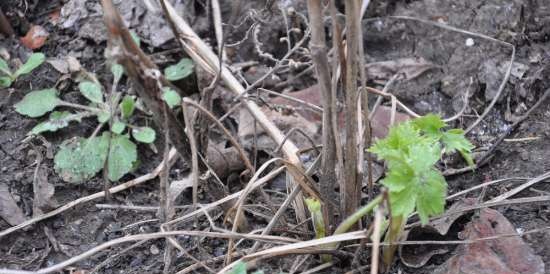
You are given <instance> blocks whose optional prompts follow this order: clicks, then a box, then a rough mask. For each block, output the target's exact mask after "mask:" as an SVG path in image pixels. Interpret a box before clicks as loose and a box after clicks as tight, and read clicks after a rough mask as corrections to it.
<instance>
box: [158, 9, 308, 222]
mask: <svg viewBox="0 0 550 274" xmlns="http://www.w3.org/2000/svg"><path fill="white" fill-rule="evenodd" d="M166 6H167V11H168V13H169V16H170V17H171V18H172V20H173V21H174V22H175V23H176V25H177V27H178V29H179V30H180V31H181V33H182V36H183V37H181V38H180V39H179V40H180V42H182V43H183V44H184V46H185V48H186V51H187V53H188V54H189V55H190V56H192V57H193V59H194V60H195V61H196V62H197V64H199V65H201V66H204V67H205V68H206V69H210V70H214V71H215V70H216V61H218V58H216V55H215V54H214V53H213V52H212V50H211V49H210V48H209V47H208V46H207V45H206V44H205V43H204V42H203V41H202V40H201V39H200V38H199V37H198V36H197V34H196V33H195V32H194V31H193V30H192V29H191V27H190V26H189V25H188V24H187V22H185V20H183V19H182V18H181V17H180V16H179V15H178V14H177V13H176V11H175V10H174V8H173V7H172V6H171V5H170V3H166ZM302 40H304V39H302ZM298 44H300V42H299V43H298ZM298 44H297V46H298ZM221 77H222V80H224V82H225V84H226V86H228V87H229V89H230V90H231V91H233V92H234V93H235V95H236V96H237V97H238V96H243V95H245V94H246V92H245V91H246V90H245V89H244V87H243V86H242V85H241V84H240V83H239V81H238V80H237V79H236V78H235V76H233V74H231V72H230V71H229V69H227V67H226V66H222V67H221ZM243 104H244V106H245V107H246V108H247V110H248V111H249V112H250V114H251V115H252V116H253V117H254V119H256V121H257V122H258V123H259V125H260V126H261V127H262V128H263V129H264V130H265V131H266V132H267V133H268V135H269V136H270V137H271V138H272V139H273V140H274V141H275V143H280V142H281V141H282V140H283V139H284V134H283V133H282V132H281V131H280V130H279V129H278V128H277V127H276V126H275V125H274V124H273V122H271V120H269V118H267V116H266V115H265V113H263V112H262V111H261V109H260V108H259V107H258V105H256V103H254V102H252V101H250V100H245V101H244V102H243ZM283 151H284V154H285V157H286V158H287V159H288V160H289V161H290V162H291V163H293V164H295V165H300V159H299V158H298V156H297V155H296V153H297V152H298V148H297V147H296V145H294V144H293V143H291V142H286V143H285V144H284V145H283ZM295 179H298V180H299V178H295ZM294 183H296V182H293V185H294ZM296 200H297V201H296V202H295V203H294V206H295V209H296V215H297V217H298V219H299V220H303V219H306V217H305V216H306V214H305V207H304V204H303V197H301V195H298V197H297V199H296Z"/></svg>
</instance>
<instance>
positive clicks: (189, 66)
mask: <svg viewBox="0 0 550 274" xmlns="http://www.w3.org/2000/svg"><path fill="white" fill-rule="evenodd" d="M192 72H193V61H191V59H189V58H183V59H181V60H180V61H179V62H178V63H177V64H175V65H171V66H168V67H167V68H166V69H164V76H165V77H166V79H168V80H170V81H177V80H180V79H183V78H185V77H187V76H189V75H190V74H191V73H192Z"/></svg>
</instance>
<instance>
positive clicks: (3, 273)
mask: <svg viewBox="0 0 550 274" xmlns="http://www.w3.org/2000/svg"><path fill="white" fill-rule="evenodd" d="M181 235H185V236H192V237H209V238H223V239H241V238H245V239H250V240H256V241H266V242H275V243H289V242H290V243H292V242H297V240H295V239H291V238H286V237H279V236H259V235H252V234H240V233H229V232H226V233H219V232H206V231H185V230H176V231H168V232H156V233H148V234H138V235H131V236H125V237H121V238H118V239H114V240H111V241H108V242H105V243H103V244H101V245H98V246H96V247H94V248H92V249H90V250H88V251H86V252H84V253H81V254H79V255H77V256H74V257H72V258H70V259H68V260H65V261H63V262H61V263H58V264H55V265H52V266H50V267H47V268H43V269H40V270H37V271H24V270H10V269H0V274H12V273H18V274H31V273H32V274H46V273H52V272H55V271H59V270H62V269H64V268H65V267H67V266H69V265H72V264H74V263H77V262H79V261H82V260H84V259H86V258H88V257H90V256H92V255H94V254H96V253H98V252H100V251H102V250H105V249H107V248H109V247H111V246H116V245H119V244H122V243H127V242H135V241H142V240H152V239H159V238H165V237H170V236H181Z"/></svg>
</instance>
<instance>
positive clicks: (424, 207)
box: [405, 170, 447, 224]
mask: <svg viewBox="0 0 550 274" xmlns="http://www.w3.org/2000/svg"><path fill="white" fill-rule="evenodd" d="M423 178H424V180H423V182H421V185H419V189H421V190H419V191H418V193H417V199H416V210H417V211H418V216H420V221H421V223H422V224H427V223H428V218H429V217H430V216H435V215H439V214H441V213H443V211H444V210H445V196H447V183H446V182H445V178H444V177H443V176H442V175H441V173H440V172H439V171H436V170H430V171H428V172H426V173H425V174H424V176H423ZM405 216H406V215H405Z"/></svg>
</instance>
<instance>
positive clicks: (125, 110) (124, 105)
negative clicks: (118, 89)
mask: <svg viewBox="0 0 550 274" xmlns="http://www.w3.org/2000/svg"><path fill="white" fill-rule="evenodd" d="M119 108H120V113H121V114H122V118H123V119H128V118H129V117H130V116H132V114H133V113H134V109H135V101H134V98H132V96H128V95H126V96H124V98H123V99H122V102H120V105H119Z"/></svg>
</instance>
